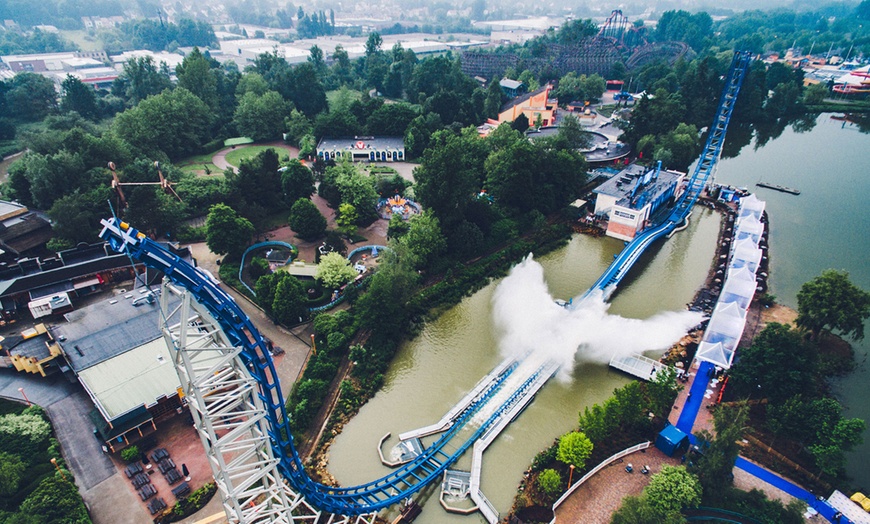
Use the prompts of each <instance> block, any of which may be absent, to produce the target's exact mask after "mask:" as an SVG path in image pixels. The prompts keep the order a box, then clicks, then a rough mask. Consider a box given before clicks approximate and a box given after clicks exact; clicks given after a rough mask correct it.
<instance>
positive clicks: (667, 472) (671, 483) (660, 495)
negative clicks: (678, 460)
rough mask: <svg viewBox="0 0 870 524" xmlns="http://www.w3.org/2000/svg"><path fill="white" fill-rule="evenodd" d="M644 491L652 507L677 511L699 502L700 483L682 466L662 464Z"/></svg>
mask: <svg viewBox="0 0 870 524" xmlns="http://www.w3.org/2000/svg"><path fill="white" fill-rule="evenodd" d="M644 493H645V495H646V497H647V498H648V499H649V501H650V504H652V506H653V507H655V508H658V509H659V510H662V511H663V512H678V511H680V510H681V509H683V508H692V507H695V506H697V505H698V504H700V503H701V483H700V482H699V481H698V477H696V476H695V475H693V474H691V473H689V472H688V471H686V468H685V467H683V466H667V465H666V466H664V467H662V470H661V472H659V473H656V474H655V475H653V476H652V478H650V481H649V484H648V485H647V487H646V488H644Z"/></svg>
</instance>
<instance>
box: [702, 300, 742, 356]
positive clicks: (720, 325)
mask: <svg viewBox="0 0 870 524" xmlns="http://www.w3.org/2000/svg"><path fill="white" fill-rule="evenodd" d="M744 326H746V310H744V309H741V308H740V306H738V305H737V304H735V303H734V302H720V303H718V304H717V305H716V309H715V310H714V311H713V316H711V317H710V322H709V324H707V330H706V331H705V332H704V338H703V340H705V341H707V342H721V343H722V344H723V345H725V346H726V347H730V348H734V347H736V346H737V343H738V342H740V337H741V336H743V328H744Z"/></svg>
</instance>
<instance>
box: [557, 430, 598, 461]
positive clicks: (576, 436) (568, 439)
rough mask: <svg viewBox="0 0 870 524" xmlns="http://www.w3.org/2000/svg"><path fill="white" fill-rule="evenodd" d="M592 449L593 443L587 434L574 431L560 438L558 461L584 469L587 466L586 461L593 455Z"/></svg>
mask: <svg viewBox="0 0 870 524" xmlns="http://www.w3.org/2000/svg"><path fill="white" fill-rule="evenodd" d="M592 447H593V445H592V441H591V440H589V437H587V436H586V434H585V433H582V432H580V431H572V432H571V433H566V434H564V435H562V436H561V437H560V438H559V447H558V449H557V450H556V459H557V460H558V461H559V462H563V463H565V464H568V465H571V466H574V467H577V468H583V467H584V466H585V465H586V459H588V458H589V456H590V455H592Z"/></svg>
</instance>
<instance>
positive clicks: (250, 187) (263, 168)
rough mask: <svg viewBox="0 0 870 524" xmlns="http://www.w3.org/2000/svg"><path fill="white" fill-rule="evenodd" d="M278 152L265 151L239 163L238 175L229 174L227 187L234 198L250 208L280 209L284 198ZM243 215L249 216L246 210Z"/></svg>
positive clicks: (271, 149) (272, 150)
mask: <svg viewBox="0 0 870 524" xmlns="http://www.w3.org/2000/svg"><path fill="white" fill-rule="evenodd" d="M278 169H279V161H278V152H277V151H276V150H275V149H273V148H269V149H265V150H263V151H260V152H259V153H257V154H256V155H255V156H254V157H253V158H248V159H243V160H242V161H241V162H239V171H238V173H227V174H226V180H227V185H228V186H229V187H230V190H231V193H232V197H233V198H234V199H235V200H237V201H241V202H244V203H246V204H247V205H248V207H253V206H256V207H258V208H260V209H266V210H273V209H275V208H279V207H280V206H281V204H282V202H283V198H282V185H283V184H282V182H283V181H282V176H281V173H279V172H278ZM242 213H243V214H245V215H246V216H247V214H246V213H245V211H244V210H242Z"/></svg>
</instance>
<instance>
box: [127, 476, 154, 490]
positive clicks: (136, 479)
mask: <svg viewBox="0 0 870 524" xmlns="http://www.w3.org/2000/svg"><path fill="white" fill-rule="evenodd" d="M130 480H132V481H133V487H134V488H136V489H139V488H141V487H142V486H144V485H145V484H150V483H151V478H150V477H149V476H148V475H146V474H145V473H136V475H134V476H133V478H132V479H130Z"/></svg>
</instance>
